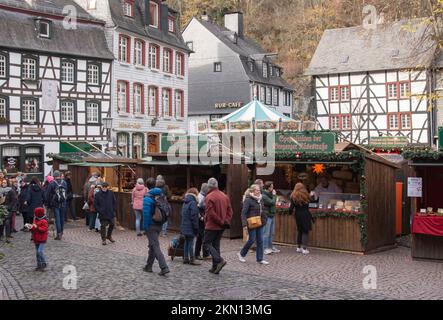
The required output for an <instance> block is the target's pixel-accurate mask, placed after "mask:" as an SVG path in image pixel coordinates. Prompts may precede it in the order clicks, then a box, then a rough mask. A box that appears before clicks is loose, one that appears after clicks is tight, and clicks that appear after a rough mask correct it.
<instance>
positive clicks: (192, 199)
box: [180, 193, 199, 236]
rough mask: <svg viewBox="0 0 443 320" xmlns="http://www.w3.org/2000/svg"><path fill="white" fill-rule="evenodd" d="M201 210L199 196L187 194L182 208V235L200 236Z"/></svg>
mask: <svg viewBox="0 0 443 320" xmlns="http://www.w3.org/2000/svg"><path fill="white" fill-rule="evenodd" d="M198 220H199V210H198V206H197V196H196V195H194V194H190V193H188V194H186V195H185V201H184V203H183V207H182V221H181V228H180V230H181V233H182V234H183V235H185V236H197V234H198Z"/></svg>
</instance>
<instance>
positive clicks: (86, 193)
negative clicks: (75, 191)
mask: <svg viewBox="0 0 443 320" xmlns="http://www.w3.org/2000/svg"><path fill="white" fill-rule="evenodd" d="M99 176H100V175H99V174H98V173H97V172H93V173H92V174H91V176H89V177H88V179H86V182H85V184H84V185H83V192H82V193H83V202H84V205H83V210H84V214H85V217H86V219H85V222H86V226H88V227H89V225H90V221H89V218H90V215H89V191H91V185H96V184H97V179H98V177H99Z"/></svg>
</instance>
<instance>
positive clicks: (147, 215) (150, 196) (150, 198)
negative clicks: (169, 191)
mask: <svg viewBox="0 0 443 320" xmlns="http://www.w3.org/2000/svg"><path fill="white" fill-rule="evenodd" d="M161 194H162V191H161V189H159V188H154V189H151V190H149V192H148V193H147V194H146V196H145V198H144V199H143V230H145V231H148V229H149V227H150V226H151V225H152V224H157V225H161V223H157V222H153V221H152V216H153V215H154V205H155V197H158V196H160V195H161Z"/></svg>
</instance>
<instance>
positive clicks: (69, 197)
mask: <svg viewBox="0 0 443 320" xmlns="http://www.w3.org/2000/svg"><path fill="white" fill-rule="evenodd" d="M65 182H66V195H67V199H66V200H68V201H71V200H72V199H73V198H74V190H73V189H72V182H71V179H69V178H67V179H65Z"/></svg>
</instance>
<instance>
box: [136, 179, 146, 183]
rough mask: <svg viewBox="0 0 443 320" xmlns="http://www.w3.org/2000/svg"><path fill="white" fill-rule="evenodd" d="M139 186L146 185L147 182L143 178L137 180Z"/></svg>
mask: <svg viewBox="0 0 443 320" xmlns="http://www.w3.org/2000/svg"><path fill="white" fill-rule="evenodd" d="M137 184H145V182H144V181H143V179H142V178H138V179H137Z"/></svg>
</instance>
